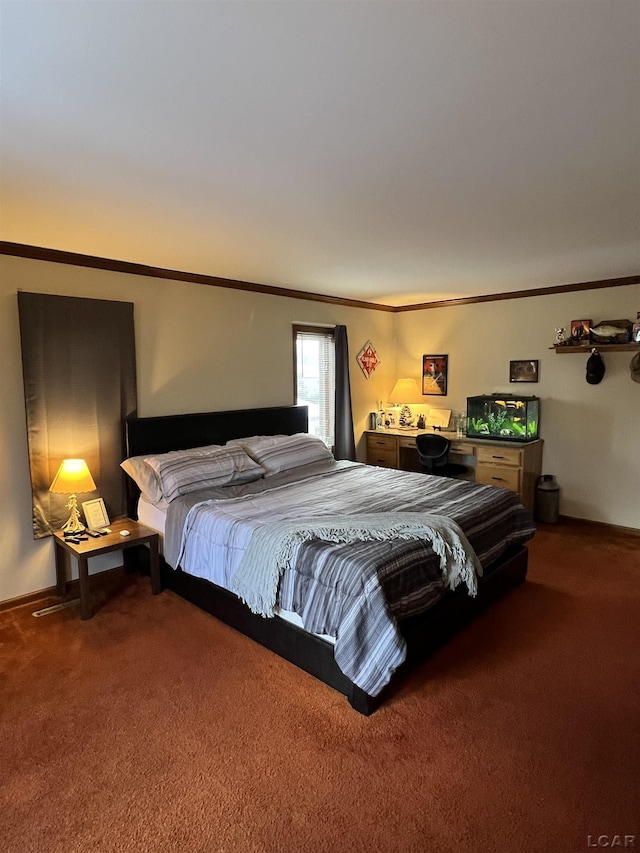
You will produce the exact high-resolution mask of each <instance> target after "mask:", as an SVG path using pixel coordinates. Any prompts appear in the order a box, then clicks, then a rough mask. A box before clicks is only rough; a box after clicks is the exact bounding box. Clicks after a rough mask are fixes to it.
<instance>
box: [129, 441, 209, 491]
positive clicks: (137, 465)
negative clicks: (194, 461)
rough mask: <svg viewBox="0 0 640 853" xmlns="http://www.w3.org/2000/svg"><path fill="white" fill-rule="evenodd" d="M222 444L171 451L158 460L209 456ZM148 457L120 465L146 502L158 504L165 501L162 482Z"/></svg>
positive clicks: (136, 457)
mask: <svg viewBox="0 0 640 853" xmlns="http://www.w3.org/2000/svg"><path fill="white" fill-rule="evenodd" d="M221 447H222V445H221V444H207V445H205V446H204V447H190V448H188V449H187V450H170V451H169V452H168V453H161V454H159V455H158V456H157V457H156V458H157V459H181V458H183V457H184V456H185V455H187V456H192V455H194V454H207V453H210V452H211V451H212V450H219V449H220V448H221ZM146 458H147V457H146V456H131V457H129V459H125V460H124V462H121V463H120V467H121V468H122V469H123V471H125V472H126V473H127V474H128V475H129V476H130V477H131V479H132V480H133V481H134V482H135V483H136V485H137V486H138V488H139V489H140V491H141V492H142V494H143V495H144V497H145V498H146V500H148V501H151V503H154V504H157V503H160V502H161V501H162V500H164V497H163V494H162V488H161V487H160V481H159V480H158V475H157V474H156V472H155V471H154V470H153V468H151V467H150V466H149V465H147V463H146V462H145V459H146Z"/></svg>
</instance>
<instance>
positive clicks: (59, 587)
mask: <svg viewBox="0 0 640 853" xmlns="http://www.w3.org/2000/svg"><path fill="white" fill-rule="evenodd" d="M53 551H54V555H55V560H56V595H59V596H60V597H61V598H62V597H63V596H64V595H65V594H66V592H67V566H68V564H69V560H68V558H67V552H66V551H65V550H64V548H62V547H61V546H60V545H58V543H57V541H55V537H54V543H53Z"/></svg>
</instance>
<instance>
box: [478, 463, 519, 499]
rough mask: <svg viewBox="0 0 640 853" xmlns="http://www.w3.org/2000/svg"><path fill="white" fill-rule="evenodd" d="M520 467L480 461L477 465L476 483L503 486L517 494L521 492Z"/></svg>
mask: <svg viewBox="0 0 640 853" xmlns="http://www.w3.org/2000/svg"><path fill="white" fill-rule="evenodd" d="M520 473H521V472H520V469H519V468H516V467H515V466H513V467H509V466H508V465H486V464H484V463H482V462H478V464H477V466H476V483H482V484H483V485H484V486H502V488H503V489H509V490H510V491H512V492H516V494H520Z"/></svg>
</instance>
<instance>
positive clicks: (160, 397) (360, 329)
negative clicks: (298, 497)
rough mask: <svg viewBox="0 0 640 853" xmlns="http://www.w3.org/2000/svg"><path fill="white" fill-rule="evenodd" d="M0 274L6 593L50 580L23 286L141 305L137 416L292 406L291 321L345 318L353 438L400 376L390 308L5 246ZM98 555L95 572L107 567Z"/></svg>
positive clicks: (2, 570) (2, 569) (2, 579)
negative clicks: (168, 277)
mask: <svg viewBox="0 0 640 853" xmlns="http://www.w3.org/2000/svg"><path fill="white" fill-rule="evenodd" d="M0 282H1V283H0V299H1V303H0V304H1V309H0V361H1V363H2V371H0V394H1V399H2V406H1V408H0V507H1V510H2V537H1V538H2V549H0V601H3V600H6V599H10V598H14V597H17V596H20V595H24V594H26V593H29V592H32V591H36V590H40V589H44V588H46V587H49V586H52V585H53V584H54V582H55V569H54V562H53V545H52V542H51V540H50V539H49V538H47V539H45V540H38V541H34V540H33V538H32V531H31V492H30V485H29V482H30V481H29V471H28V459H27V442H26V429H25V414H24V392H23V387H22V367H21V359H20V335H19V328H18V308H17V297H16V292H17V291H18V290H26V291H32V292H38V293H55V294H59V295H66V296H86V297H93V298H98V299H120V300H128V301H132V302H133V303H134V305H135V309H134V314H135V327H136V350H137V366H138V403H139V406H138V411H139V414H140V415H141V416H148V415H161V414H172V413H176V412H189V411H191V412H197V411H214V410H221V409H230V408H248V407H253V406H277V405H289V404H291V403H292V402H293V360H292V346H293V345H292V333H291V324H292V323H294V322H300V323H327V324H335V323H344V324H346V325H347V327H348V330H349V347H350V354H351V388H352V398H353V410H354V422H355V433H356V440H358V439H360V437H361V434H362V431H363V429H365V428H366V425H367V417H368V413H369V412H370V411H371V410H372V409H373V408H374V407H375V402H376V400H377V399H378V400H379V399H382V398H383V397H385V396H386V394H387V393H388V391H389V389H390V388H391V386H392V385H393V382H394V381H395V337H394V315H393V314H391V313H388V312H381V311H371V310H367V309H361V308H344V307H341V306H335V305H328V304H322V303H319V302H307V301H304V300H299V299H288V298H284V297H277V296H269V295H263V294H255V293H248V292H243V291H238V290H228V289H225V288H216V287H206V286H202V285H196V284H185V283H182V282H173V281H165V280H161V279H151V278H143V277H139V276H130V275H124V274H120V273H112V272H104V271H100V270H91V269H84V268H82V267H72V266H65V265H61V264H53V263H45V262H42V261H31V260H25V259H21V258H11V257H6V256H0ZM369 338H371V339H372V340H373V342H374V344H375V346H376V348H377V350H378V353H379V356H380V358H381V362H382V363H381V365H380V367H379V368H378V370H377V371H376V373H375V374H374V375H373V377H372V378H371V379H370V380H367V379H365V377H364V375H363V374H362V371H361V370H360V369H359V368H358V367H357V365H356V364H355V355H356V354H357V352H358V350H359V349H360V347H361V346H362V344H364V343H365V341H366V340H367V339H369ZM104 369H105V370H108V369H109V365H108V364H105V365H104ZM359 444H360V447H359V453H362V452H363V451H362V441H360V442H359ZM105 559H106V558H105ZM92 562H93V569H94V570H95V569H96V568H97V569H101V568H106V567H107V564H106V563H104V562H103V563H100V562H99V561H98V560H94V561H92ZM115 564H117V563H113V562H111V563H110V564H109V565H115Z"/></svg>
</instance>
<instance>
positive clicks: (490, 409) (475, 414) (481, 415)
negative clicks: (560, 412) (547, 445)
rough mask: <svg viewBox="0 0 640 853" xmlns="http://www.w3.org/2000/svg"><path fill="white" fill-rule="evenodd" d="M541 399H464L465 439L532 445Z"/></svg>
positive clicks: (496, 396)
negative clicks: (465, 414) (529, 443)
mask: <svg viewBox="0 0 640 853" xmlns="http://www.w3.org/2000/svg"><path fill="white" fill-rule="evenodd" d="M539 424H540V398H539V397H520V396H514V395H511V396H506V395H504V394H481V395H478V396H476V397H467V436H468V437H469V438H486V439H490V440H493V441H535V440H536V439H537V438H538V429H539Z"/></svg>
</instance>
